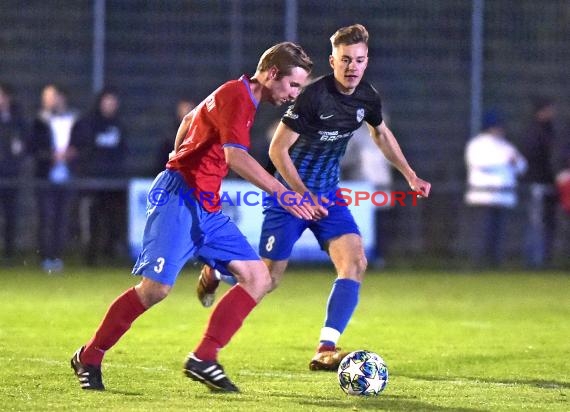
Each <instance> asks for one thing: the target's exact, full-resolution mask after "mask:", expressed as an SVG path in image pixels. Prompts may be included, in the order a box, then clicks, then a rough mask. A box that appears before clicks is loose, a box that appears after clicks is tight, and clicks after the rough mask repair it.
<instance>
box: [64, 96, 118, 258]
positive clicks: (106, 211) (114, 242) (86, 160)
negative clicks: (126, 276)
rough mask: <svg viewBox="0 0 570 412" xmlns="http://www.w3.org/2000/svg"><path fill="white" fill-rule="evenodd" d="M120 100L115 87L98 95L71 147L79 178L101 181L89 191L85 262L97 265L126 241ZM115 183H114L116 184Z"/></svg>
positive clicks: (75, 131) (76, 131)
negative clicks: (87, 237)
mask: <svg viewBox="0 0 570 412" xmlns="http://www.w3.org/2000/svg"><path fill="white" fill-rule="evenodd" d="M119 106H120V97H119V94H118V92H117V91H116V90H115V89H114V88H110V87H108V88H105V89H103V90H102V91H101V92H99V93H98V94H97V97H96V99H95V104H94V106H93V109H92V110H91V111H90V112H89V113H87V114H86V115H85V116H84V117H83V118H81V119H80V120H79V122H78V123H77V125H76V126H75V127H74V129H73V132H72V141H71V145H72V146H73V147H75V148H76V150H77V152H78V156H79V162H78V163H79V168H78V175H79V176H80V177H85V178H98V179H106V180H105V181H103V180H101V181H100V182H99V183H101V187H96V188H94V189H93V190H91V191H89V196H88V199H89V200H90V201H89V202H88V204H89V207H88V208H89V240H88V244H87V249H86V255H85V259H86V263H87V264H89V265H95V264H97V260H98V258H99V257H100V255H101V254H104V255H105V256H106V257H109V258H114V257H116V255H117V252H118V251H119V250H120V247H121V246H122V245H121V242H123V241H124V240H125V239H126V236H125V231H126V213H125V209H126V200H125V188H124V186H123V185H122V184H121V179H123V178H125V176H126V157H127V144H126V137H125V130H124V126H123V124H122V122H121V120H120V118H119ZM113 180H115V182H113Z"/></svg>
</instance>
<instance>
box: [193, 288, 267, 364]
mask: <svg viewBox="0 0 570 412" xmlns="http://www.w3.org/2000/svg"><path fill="white" fill-rule="evenodd" d="M256 305H257V302H256V301H255V299H253V298H252V297H251V295H250V294H249V293H247V292H246V290H245V289H244V288H242V287H241V286H240V285H236V286H234V287H233V288H231V289H230V290H229V291H228V292H227V293H226V294H225V295H224V296H223V297H222V299H220V301H219V302H218V304H217V305H216V307H215V308H214V311H213V312H212V315H211V316H210V321H209V322H208V326H207V327H206V332H205V333H204V337H203V338H202V341H201V342H200V343H199V344H198V346H197V347H196V349H195V350H194V355H196V357H197V358H198V359H201V360H208V361H215V360H216V359H217V357H218V351H219V350H220V349H222V348H223V347H224V346H226V345H227V344H228V342H229V341H230V339H231V338H232V337H233V336H234V335H235V334H236V332H237V331H238V330H239V328H241V325H242V323H243V321H244V319H245V318H246V317H247V315H249V313H250V312H251V311H252V310H253V308H254V307H255V306H256Z"/></svg>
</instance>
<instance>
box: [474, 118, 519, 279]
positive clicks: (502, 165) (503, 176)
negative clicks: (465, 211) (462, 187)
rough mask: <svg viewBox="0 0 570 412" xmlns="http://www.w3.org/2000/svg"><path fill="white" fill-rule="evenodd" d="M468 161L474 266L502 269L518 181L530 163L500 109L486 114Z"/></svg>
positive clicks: (515, 201)
mask: <svg viewBox="0 0 570 412" xmlns="http://www.w3.org/2000/svg"><path fill="white" fill-rule="evenodd" d="M465 162H466V166H467V172H468V173H467V192H466V193H465V203H466V204H467V205H468V206H469V207H470V209H471V216H472V220H471V226H470V232H471V233H472V235H473V242H472V244H471V258H472V263H473V264H474V266H475V267H477V268H493V267H498V266H500V265H501V263H502V261H503V257H504V256H503V242H504V237H505V229H506V219H507V216H508V214H509V211H510V210H511V209H512V208H514V207H515V206H516V204H517V201H518V199H517V193H516V188H517V178H518V176H520V175H522V174H523V173H524V172H525V171H526V168H527V161H526V159H525V158H524V156H523V155H522V154H521V153H520V152H519V151H518V150H517V148H516V147H515V146H514V145H513V144H512V143H511V142H509V141H508V140H507V139H506V138H505V128H504V124H503V120H502V117H501V115H500V114H499V112H497V111H496V110H491V111H489V112H487V113H485V116H484V118H483V127H482V131H481V132H480V133H479V134H478V135H476V136H475V137H473V138H472V139H471V140H470V141H469V142H468V144H467V147H466V150H465Z"/></svg>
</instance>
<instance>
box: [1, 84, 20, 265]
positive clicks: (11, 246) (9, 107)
mask: <svg viewBox="0 0 570 412" xmlns="http://www.w3.org/2000/svg"><path fill="white" fill-rule="evenodd" d="M25 128H26V126H25V122H24V118H23V116H22V114H21V112H20V110H19V106H18V105H17V104H16V103H15V101H14V98H13V91H12V88H11V87H10V86H9V85H8V84H6V83H0V206H1V207H2V213H3V215H2V218H3V219H2V220H3V222H4V223H3V229H4V231H3V240H4V248H3V258H4V259H5V260H6V261H7V262H9V261H10V260H11V259H12V258H13V257H14V253H15V249H16V245H15V241H16V218H17V215H18V214H17V204H16V203H17V201H18V193H19V190H18V182H17V179H18V177H19V176H20V172H21V162H22V157H23V154H24V137H25Z"/></svg>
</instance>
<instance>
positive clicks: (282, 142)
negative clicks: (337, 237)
mask: <svg viewBox="0 0 570 412" xmlns="http://www.w3.org/2000/svg"><path fill="white" fill-rule="evenodd" d="M298 138H299V133H296V132H294V131H293V130H291V129H290V128H289V127H287V126H286V125H285V124H284V123H283V122H280V123H279V125H278V126H277V129H276V130H275V134H274V135H273V139H272V140H271V144H270V146H269V158H270V159H271V161H272V162H273V165H274V166H275V168H276V169H277V171H278V172H279V173H280V174H281V176H283V178H284V179H285V181H286V182H287V184H288V185H289V187H291V188H292V189H293V190H294V191H295V192H297V193H300V194H301V195H304V194H305V193H310V192H309V189H307V186H305V183H303V180H302V179H301V176H299V172H298V171H297V168H296V167H295V165H294V164H293V160H292V159H291V156H290V155H289V149H290V148H291V146H293V144H294V143H295V142H296V141H297V139H298ZM311 197H312V198H313V203H314V204H315V205H314V206H313V213H314V214H315V217H316V218H321V217H324V216H327V215H328V210H327V209H326V208H325V207H324V206H322V205H321V204H320V202H321V201H322V200H323V199H322V198H321V199H319V198H318V197H317V196H315V195H314V194H311Z"/></svg>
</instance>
